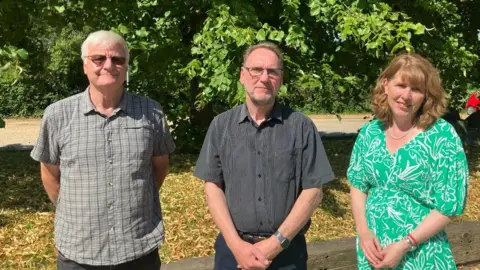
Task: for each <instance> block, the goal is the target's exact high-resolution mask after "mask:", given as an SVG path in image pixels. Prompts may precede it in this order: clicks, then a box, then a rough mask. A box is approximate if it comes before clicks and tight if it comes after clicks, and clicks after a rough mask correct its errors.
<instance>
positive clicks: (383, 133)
mask: <svg viewBox="0 0 480 270" xmlns="http://www.w3.org/2000/svg"><path fill="white" fill-rule="evenodd" d="M380 129H381V131H382V136H383V145H384V146H383V147H384V149H385V151H386V152H387V153H388V155H389V156H390V157H392V158H393V157H395V156H397V154H398V152H400V150H402V149H403V148H405V146H407V145H409V144H411V143H413V142H414V141H416V140H417V138H419V137H421V136H424V135H425V132H426V130H421V131H420V132H419V133H417V134H416V135H415V136H414V137H413V138H411V139H410V140H408V141H407V142H406V143H404V144H403V145H402V146H400V147H399V148H398V149H397V150H396V151H395V152H393V153H391V152H390V151H389V150H388V147H387V134H386V132H387V130H386V129H385V123H383V122H381V127H380Z"/></svg>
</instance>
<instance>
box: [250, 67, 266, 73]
mask: <svg viewBox="0 0 480 270" xmlns="http://www.w3.org/2000/svg"><path fill="white" fill-rule="evenodd" d="M250 70H251V71H253V72H255V73H263V68H261V67H252V68H251V69H250Z"/></svg>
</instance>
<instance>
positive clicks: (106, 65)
mask: <svg viewBox="0 0 480 270" xmlns="http://www.w3.org/2000/svg"><path fill="white" fill-rule="evenodd" d="M113 67H114V64H113V63H112V58H111V57H107V58H106V59H105V62H104V63H103V68H104V69H107V70H111V69H113Z"/></svg>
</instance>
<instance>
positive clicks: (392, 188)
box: [347, 54, 468, 269]
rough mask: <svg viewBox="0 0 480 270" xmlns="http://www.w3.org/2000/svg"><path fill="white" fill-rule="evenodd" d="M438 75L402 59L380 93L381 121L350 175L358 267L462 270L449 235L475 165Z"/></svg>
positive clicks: (366, 132)
mask: <svg viewBox="0 0 480 270" xmlns="http://www.w3.org/2000/svg"><path fill="white" fill-rule="evenodd" d="M446 106H447V100H446V95H445V92H444V90H443V88H442V86H441V81H440V77H439V74H438V71H437V70H436V69H435V68H434V67H433V66H432V64H431V63H430V62H429V61H428V60H426V59H425V58H423V57H421V56H419V55H414V54H402V55H399V56H397V57H395V58H394V59H393V60H392V61H391V63H390V64H389V65H388V67H387V68H386V69H385V70H384V71H383V72H382V74H381V75H380V77H379V78H378V80H377V85H376V87H375V89H374V90H373V100H372V108H373V111H374V113H375V115H376V117H377V120H374V121H372V122H370V123H368V124H366V125H365V126H364V127H363V128H362V129H361V131H360V133H359V135H358V137H357V140H356V142H355V146H354V149H353V151H352V156H351V160H350V167H349V169H348V172H347V177H348V180H349V182H350V184H351V200H352V210H353V216H354V219H355V225H356V230H357V234H358V237H357V259H358V268H359V269H372V268H377V269H378V268H394V269H455V268H456V267H455V261H454V258H453V255H452V251H451V248H450V244H449V242H448V239H447V236H446V234H445V231H444V229H445V227H446V225H447V224H448V223H449V222H450V221H451V219H452V217H454V216H457V215H460V214H462V213H463V210H464V206H465V201H466V195H467V194H466V193H467V185H468V166H467V161H466V158H465V153H464V151H463V147H462V143H461V141H460V139H459V137H458V135H457V134H456V132H455V130H454V128H453V127H452V126H451V125H450V124H449V123H448V122H446V121H445V120H443V119H441V118H440V116H441V115H442V113H443V112H444V111H445V109H446Z"/></svg>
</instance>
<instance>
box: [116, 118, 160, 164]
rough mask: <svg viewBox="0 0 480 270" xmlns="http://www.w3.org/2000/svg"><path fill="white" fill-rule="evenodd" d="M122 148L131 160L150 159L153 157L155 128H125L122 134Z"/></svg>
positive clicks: (137, 126)
mask: <svg viewBox="0 0 480 270" xmlns="http://www.w3.org/2000/svg"><path fill="white" fill-rule="evenodd" d="M121 136H122V138H121V140H120V143H121V144H124V145H123V146H122V147H121V148H122V149H123V150H124V151H125V152H124V154H125V155H126V157H127V158H129V159H150V158H151V157H152V155H153V140H154V139H155V138H154V136H155V135H154V131H153V128H152V127H150V126H146V125H135V126H129V127H124V128H123V132H122V134H121Z"/></svg>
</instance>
